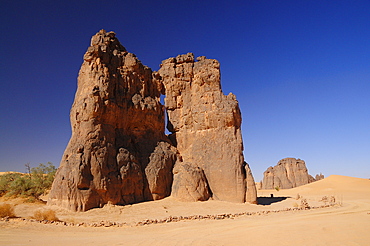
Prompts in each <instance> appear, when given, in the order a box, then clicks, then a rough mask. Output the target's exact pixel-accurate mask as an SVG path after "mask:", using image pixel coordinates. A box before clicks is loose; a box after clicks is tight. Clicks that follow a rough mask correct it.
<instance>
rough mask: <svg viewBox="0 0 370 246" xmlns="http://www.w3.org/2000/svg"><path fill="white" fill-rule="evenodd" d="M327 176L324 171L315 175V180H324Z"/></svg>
mask: <svg viewBox="0 0 370 246" xmlns="http://www.w3.org/2000/svg"><path fill="white" fill-rule="evenodd" d="M324 178H325V177H324V175H323V174H322V173H320V174H316V176H315V181H319V180H322V179H324Z"/></svg>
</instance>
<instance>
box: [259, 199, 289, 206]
mask: <svg viewBox="0 0 370 246" xmlns="http://www.w3.org/2000/svg"><path fill="white" fill-rule="evenodd" d="M287 198H289V197H257V202H258V205H271V204H272V203H275V202H281V201H284V200H285V199H287Z"/></svg>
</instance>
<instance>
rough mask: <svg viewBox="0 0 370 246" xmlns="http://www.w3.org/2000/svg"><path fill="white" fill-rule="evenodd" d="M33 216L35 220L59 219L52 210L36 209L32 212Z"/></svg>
mask: <svg viewBox="0 0 370 246" xmlns="http://www.w3.org/2000/svg"><path fill="white" fill-rule="evenodd" d="M33 218H34V219H36V220H48V221H59V219H58V217H57V216H56V215H55V212H54V210H51V209H46V210H37V211H36V212H35V213H34V214H33Z"/></svg>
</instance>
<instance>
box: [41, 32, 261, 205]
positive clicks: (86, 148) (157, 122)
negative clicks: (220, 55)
mask: <svg viewBox="0 0 370 246" xmlns="http://www.w3.org/2000/svg"><path fill="white" fill-rule="evenodd" d="M161 94H165V95H166V98H165V107H166V109H167V112H168V127H167V128H168V129H169V130H170V131H171V132H172V134H171V136H170V138H168V137H167V136H166V135H165V134H164V127H165V126H164V122H165V121H164V110H165V108H164V106H163V105H161V103H160V95H161ZM70 119H71V125H72V136H71V139H70V141H69V143H68V146H67V148H66V150H65V152H64V155H63V157H62V160H61V164H60V167H59V169H58V171H57V173H56V177H55V180H54V183H53V186H52V190H51V192H50V196H49V200H48V204H51V205H53V204H55V205H60V206H63V207H66V208H69V209H71V210H77V211H86V210H88V209H90V208H94V207H102V206H103V205H104V204H107V203H112V204H121V205H124V204H131V203H137V202H141V201H147V200H156V199H162V198H164V197H167V196H169V195H171V194H172V196H174V197H176V198H178V199H179V200H183V201H203V200H207V199H209V198H210V197H213V198H214V199H220V200H225V201H233V202H244V201H245V200H246V197H247V201H248V202H252V203H253V202H255V201H256V194H255V185H254V181H253V176H252V174H251V172H250V169H249V167H248V166H246V167H245V166H244V165H243V163H244V158H243V154H242V150H243V145H242V137H241V130H240V124H241V114H240V110H239V107H238V102H237V101H236V99H235V96H234V95H233V94H229V95H228V96H225V95H223V94H222V91H221V88H220V73H219V63H218V62H217V61H216V60H212V59H206V58H205V57H200V58H198V61H197V62H195V61H194V56H193V55H192V54H187V55H180V56H178V57H176V58H170V59H168V60H165V61H164V62H163V64H162V67H161V69H160V70H159V71H158V72H152V70H151V69H150V68H148V67H146V66H144V65H143V64H142V63H141V62H140V61H139V60H138V59H137V58H136V56H135V55H134V54H132V53H129V52H127V51H126V49H125V48H124V47H123V46H122V45H121V44H120V43H119V41H118V40H117V38H116V37H115V34H114V33H113V32H106V31H104V30H101V31H100V32H98V33H97V34H96V35H95V36H93V37H92V39H91V46H90V47H89V48H88V50H87V52H86V54H85V55H84V62H83V64H82V66H81V69H80V72H79V77H78V88H77V92H76V95H75V100H74V103H73V106H72V109H71V112H70ZM175 163H176V165H175ZM246 184H247V187H246Z"/></svg>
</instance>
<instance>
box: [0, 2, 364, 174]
mask: <svg viewBox="0 0 370 246" xmlns="http://www.w3.org/2000/svg"><path fill="white" fill-rule="evenodd" d="M0 23H1V26H0V27H1V36H0V62H1V64H0V79H1V96H0V117H1V121H0V171H8V170H13V171H25V167H24V164H25V163H28V162H29V163H30V164H31V166H37V165H38V164H39V163H46V162H48V161H51V162H53V163H54V164H55V165H56V166H59V161H60V159H61V156H62V153H63V151H64V149H65V147H66V145H67V143H68V140H69V138H70V135H71V129H70V123H69V110H70V107H71V105H72V102H73V98H74V93H75V90H76V81H77V74H78V70H79V68H80V65H81V63H82V57H83V54H84V53H85V51H86V49H87V47H88V46H89V44H90V38H91V36H92V35H94V34H95V33H96V32H98V31H99V30H100V29H106V30H107V31H115V32H116V33H117V37H118V38H119V40H120V41H121V43H122V44H123V45H124V46H125V47H126V48H127V50H129V51H130V52H132V53H135V54H136V55H137V56H138V57H139V59H140V60H141V61H142V62H143V63H144V64H146V65H148V66H149V67H151V68H152V69H153V70H157V69H158V67H159V64H160V63H161V61H162V60H164V59H166V58H168V57H172V56H176V55H178V54H183V53H187V52H193V53H194V54H195V56H200V55H205V56H207V57H208V58H214V59H217V60H219V61H220V63H221V74H222V81H221V82H222V88H223V91H224V94H228V93H229V92H233V93H234V94H236V96H237V99H238V100H239V103H240V108H241V111H242V116H243V124H242V128H243V129H242V130H243V140H244V148H245V159H246V161H247V162H248V163H249V164H250V165H251V168H252V171H253V174H254V176H255V179H256V181H259V180H261V179H262V174H263V172H264V171H265V170H266V169H267V168H268V167H269V166H273V165H275V164H276V163H277V162H278V161H279V160H280V159H282V158H285V157H295V158H300V159H303V160H305V161H306V164H307V167H308V169H309V172H310V174H312V175H315V174H316V173H319V172H322V173H323V174H324V175H326V176H329V175H331V174H340V175H348V176H355V177H362V178H370V141H369V140H370V110H369V106H370V2H369V1H368V0H367V1H356V0H351V1H350V0H348V1H339V0H338V1H332V0H330V1H325V0H321V1H312V0H307V1H305V0H300V1H297V0H286V1H278V0H253V1H248V0H245V1H214V0H213V1H191V0H190V1H189V0H188V1H174V0H172V1H140V0H136V1H91V0H90V1H87V0H86V1H84V0H79V1H37V0H36V1H17V0H14V1H2V3H1V8H0Z"/></svg>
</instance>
